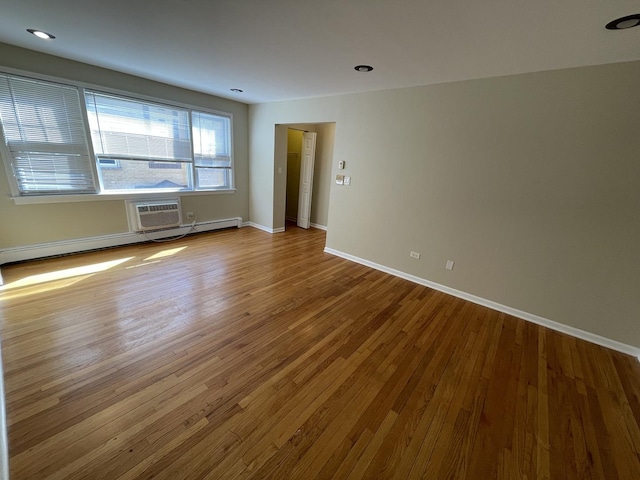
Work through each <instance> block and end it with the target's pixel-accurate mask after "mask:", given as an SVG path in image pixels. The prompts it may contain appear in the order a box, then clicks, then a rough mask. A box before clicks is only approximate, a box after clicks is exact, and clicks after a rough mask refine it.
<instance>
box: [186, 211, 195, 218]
mask: <svg viewBox="0 0 640 480" xmlns="http://www.w3.org/2000/svg"><path fill="white" fill-rule="evenodd" d="M194 218H196V216H195V214H194V213H193V212H187V220H193V219H194Z"/></svg>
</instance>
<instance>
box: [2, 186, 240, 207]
mask: <svg viewBox="0 0 640 480" xmlns="http://www.w3.org/2000/svg"><path fill="white" fill-rule="evenodd" d="M229 193H236V191H235V189H230V190H195V191H188V190H162V191H160V192H157V191H156V192H140V191H135V192H131V193H125V192H122V193H86V194H77V195H26V196H22V197H15V196H14V197H11V199H12V200H13V202H14V203H15V204H16V205H35V204H42V203H73V202H96V201H98V202H99V201H105V200H106V201H110V200H145V201H146V200H157V199H161V198H165V197H166V196H167V195H179V196H180V197H189V196H192V195H220V194H229Z"/></svg>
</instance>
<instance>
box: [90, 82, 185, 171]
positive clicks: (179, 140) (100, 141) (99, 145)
mask: <svg viewBox="0 0 640 480" xmlns="http://www.w3.org/2000/svg"><path fill="white" fill-rule="evenodd" d="M85 100H86V104H87V113H88V115H89V125H90V127H91V138H92V139H93V148H94V150H95V152H96V155H98V156H99V157H100V156H105V157H109V158H112V159H124V160H145V161H149V160H151V161H154V160H155V161H176V162H191V137H190V134H189V112H188V111H187V110H185V109H179V108H175V107H167V106H164V105H159V104H154V103H149V102H142V101H137V100H131V99H128V98H122V97H116V96H112V95H106V94H103V93H97V92H86V93H85Z"/></svg>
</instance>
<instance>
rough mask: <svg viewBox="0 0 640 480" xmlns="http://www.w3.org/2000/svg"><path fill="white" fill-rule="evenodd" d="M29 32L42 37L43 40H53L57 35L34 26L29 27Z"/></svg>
mask: <svg viewBox="0 0 640 480" xmlns="http://www.w3.org/2000/svg"><path fill="white" fill-rule="evenodd" d="M27 32H29V33H30V34H32V35H35V36H36V37H38V38H41V39H43V40H53V39H54V38H56V37H55V36H53V35H51V34H50V33H47V32H43V31H42V30H35V29H33V28H27Z"/></svg>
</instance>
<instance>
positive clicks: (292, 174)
mask: <svg viewBox="0 0 640 480" xmlns="http://www.w3.org/2000/svg"><path fill="white" fill-rule="evenodd" d="M303 133H304V132H303V131H302V130H296V129H293V128H289V131H288V132H287V206H286V209H285V216H286V217H287V218H288V219H292V220H293V219H297V218H298V200H299V192H300V154H301V153H302V134H303Z"/></svg>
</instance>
